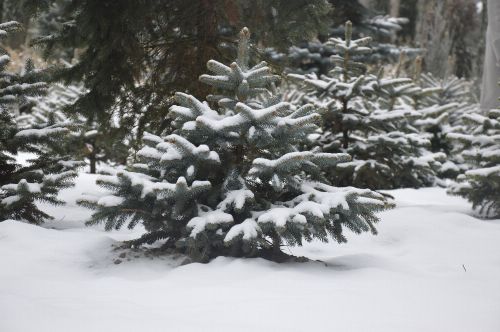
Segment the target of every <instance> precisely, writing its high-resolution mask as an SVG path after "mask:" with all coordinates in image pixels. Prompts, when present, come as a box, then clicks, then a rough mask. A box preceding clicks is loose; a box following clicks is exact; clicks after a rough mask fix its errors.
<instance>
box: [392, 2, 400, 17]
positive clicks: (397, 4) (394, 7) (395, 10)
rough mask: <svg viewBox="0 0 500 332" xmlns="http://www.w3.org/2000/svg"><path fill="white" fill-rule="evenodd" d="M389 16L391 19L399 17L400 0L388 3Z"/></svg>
mask: <svg viewBox="0 0 500 332" xmlns="http://www.w3.org/2000/svg"><path fill="white" fill-rule="evenodd" d="M390 6H391V8H390V15H391V16H392V17H399V15H400V8H401V0H391V2H390Z"/></svg>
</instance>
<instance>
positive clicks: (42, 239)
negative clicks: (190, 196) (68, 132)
mask: <svg viewBox="0 0 500 332" xmlns="http://www.w3.org/2000/svg"><path fill="white" fill-rule="evenodd" d="M97 190H101V189H98V188H96V187H95V185H94V176H92V175H88V174H82V175H80V177H79V178H78V181H77V186H76V187H75V188H72V189H68V190H65V191H63V192H62V193H61V197H63V198H64V199H65V200H66V201H67V202H68V205H66V206H63V207H55V208H52V210H51V211H52V214H53V215H54V216H55V217H56V218H55V220H54V221H52V222H49V223H46V224H45V225H44V226H43V227H37V226H32V225H28V224H24V223H21V222H14V221H6V222H3V223H0V313H1V314H0V331H2V332H31V331H37V332H44V331H51V332H59V331H61V332H62V331H65V332H66V331H72V332H77V331H78V332H79V331H82V332H83V331H85V332H91V331H120V332H124V331H176V332H179V331H217V332H220V331H342V332H345V331H370V332H377V331H384V332H392V331H397V332H403V331H404V332H409V331H419V332H421V331H426V332H431V331H436V332H438V331H439V332H444V331H453V332H460V331H467V332H470V331H481V332H490V331H491V332H497V331H500V220H495V221H483V220H478V219H476V218H474V217H472V216H471V210H470V206H469V204H468V203H467V202H466V201H464V200H462V199H460V198H457V197H450V196H447V195H446V193H445V190H444V189H440V188H427V189H421V190H413V189H404V190H396V191H390V194H392V195H394V197H395V200H396V203H397V208H396V209H394V210H392V211H388V212H384V213H381V214H380V217H381V222H380V223H379V225H378V230H379V235H378V236H372V235H369V234H363V235H360V236H358V235H352V234H350V235H349V236H348V238H349V243H347V244H343V245H338V244H336V243H329V244H324V243H318V242H313V243H308V244H306V245H304V247H300V248H290V249H289V252H290V253H292V254H294V255H298V256H307V257H309V258H312V259H317V260H321V261H322V262H323V263H321V262H309V263H288V264H276V263H272V262H269V261H265V260H262V259H231V258H218V259H215V260H214V261H212V262H211V263H209V264H188V265H182V266H181V262H182V260H183V258H182V257H173V256H154V255H151V253H150V252H148V251H144V250H140V251H124V250H122V249H119V248H118V249H117V246H118V245H119V243H120V241H123V240H128V239H133V238H136V237H138V236H139V235H140V234H141V233H142V230H141V229H140V228H137V229H135V230H132V231H130V230H126V229H125V230H121V231H113V232H105V231H104V230H103V229H102V227H85V226H84V225H83V221H84V220H85V219H86V218H87V217H88V216H89V215H90V212H89V211H87V210H85V209H83V208H81V207H77V206H76V204H75V198H76V196H77V195H78V194H79V193H81V192H89V191H92V192H95V191H97ZM117 260H118V261H117ZM117 263H119V264H117Z"/></svg>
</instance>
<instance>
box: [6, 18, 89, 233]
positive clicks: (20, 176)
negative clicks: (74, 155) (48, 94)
mask: <svg viewBox="0 0 500 332" xmlns="http://www.w3.org/2000/svg"><path fill="white" fill-rule="evenodd" d="M19 28H20V25H19V23H17V22H8V23H3V24H0V36H1V37H2V38H5V36H6V35H7V34H8V32H10V31H13V30H16V29H19ZM0 53H3V55H2V56H0V221H3V220H5V219H18V220H24V221H28V222H30V223H34V224H39V223H41V222H43V221H44V220H45V219H49V218H50V216H49V215H48V214H47V213H45V212H43V211H42V210H40V209H39V208H38V207H37V205H36V202H37V201H44V202H48V203H52V204H63V202H62V201H61V200H60V199H59V198H58V197H57V194H58V191H59V190H60V189H62V188H66V187H68V186H70V185H71V181H70V180H71V178H73V177H74V176H76V173H75V172H74V171H73V169H74V168H75V167H77V166H78V165H79V163H77V162H72V161H71V160H68V159H67V158H66V156H65V154H64V152H63V151H62V149H60V146H61V144H59V141H60V140H61V139H64V135H65V134H66V133H67V129H66V128H64V124H61V123H54V122H52V121H51V120H49V121H46V122H43V123H42V122H40V123H39V124H37V125H30V126H21V125H20V124H19V123H16V122H15V120H14V117H13V113H14V112H16V111H18V110H19V109H22V108H24V107H25V106H26V104H29V100H28V97H29V96H37V95H40V94H43V93H45V91H46V89H47V85H46V84H45V83H44V82H41V81H40V80H39V76H40V75H39V73H37V72H36V71H35V70H33V68H32V66H31V65H30V64H29V63H28V65H27V68H26V70H25V72H24V73H23V74H22V75H20V74H16V73H11V72H7V71H6V67H7V65H8V63H9V60H10V59H9V56H8V55H7V54H6V53H5V50H3V49H0ZM20 152H28V153H30V154H31V155H32V156H33V157H32V158H29V159H28V160H27V161H26V162H25V163H19V162H18V161H17V160H18V159H17V158H18V157H19V156H18V155H17V154H19V153H20Z"/></svg>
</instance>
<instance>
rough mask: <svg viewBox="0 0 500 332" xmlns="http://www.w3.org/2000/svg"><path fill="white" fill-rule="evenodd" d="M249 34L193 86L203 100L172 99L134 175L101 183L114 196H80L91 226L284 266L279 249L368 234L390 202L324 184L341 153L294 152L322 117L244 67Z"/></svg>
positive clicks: (203, 254)
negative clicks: (162, 132) (165, 129)
mask: <svg viewBox="0 0 500 332" xmlns="http://www.w3.org/2000/svg"><path fill="white" fill-rule="evenodd" d="M249 37H250V36H249V31H248V29H246V28H244V29H243V30H242V31H241V33H240V41H239V48H238V57H237V60H236V61H235V62H233V63H232V64H231V65H230V66H226V65H224V64H222V63H220V62H218V61H215V60H210V61H209V62H208V64H207V67H208V69H209V70H210V71H211V72H212V73H213V74H210V75H202V76H201V77H200V81H201V82H203V83H206V84H208V85H210V86H212V87H214V88H215V90H216V93H215V94H214V95H211V96H209V98H208V99H209V100H210V101H211V102H212V103H215V105H216V107H215V108H211V107H210V106H209V104H208V103H206V102H201V101H199V100H198V99H196V98H195V97H194V96H192V95H189V94H186V93H182V92H178V93H176V95H175V100H176V102H177V103H178V105H175V106H173V107H172V108H171V109H170V116H171V118H172V124H173V126H174V128H176V129H175V131H174V133H173V134H171V135H168V136H165V137H160V136H156V135H152V134H147V135H146V136H145V138H144V142H145V144H146V145H145V146H144V147H143V148H142V149H141V150H140V151H139V153H138V155H139V157H140V158H141V159H142V161H141V163H140V164H136V165H134V170H133V171H131V170H127V171H119V172H117V173H116V174H114V175H107V176H103V177H101V178H100V179H99V180H98V183H99V184H100V185H102V186H103V187H105V188H108V189H110V190H111V191H112V195H108V196H104V197H95V198H94V197H85V198H83V199H82V200H81V201H80V202H81V204H83V205H85V206H88V207H91V208H93V209H95V210H96V212H95V213H94V214H93V216H92V219H91V220H90V221H89V224H97V223H101V222H104V223H105V225H106V229H113V228H120V227H122V226H123V225H125V224H127V225H128V227H130V228H132V227H134V226H135V225H136V224H137V223H142V224H143V225H144V226H145V228H146V230H147V233H146V235H145V236H143V237H142V238H141V239H139V240H138V242H136V243H137V244H138V243H144V242H148V243H151V242H154V241H156V240H158V239H165V240H166V243H165V246H166V247H176V248H177V250H179V251H181V252H184V253H186V254H188V255H189V256H191V257H192V258H193V259H195V260H198V261H207V260H209V259H211V258H213V257H215V256H218V255H232V256H264V257H268V258H271V259H275V260H280V259H283V257H284V254H283V252H282V249H281V248H282V246H283V245H300V244H302V243H303V241H310V240H312V239H313V238H317V239H320V240H322V241H327V240H328V239H329V238H333V239H334V240H336V241H338V242H345V241H346V237H345V235H344V229H345V228H347V229H349V230H351V231H353V232H355V233H361V232H365V231H371V232H372V233H375V232H376V231H375V227H374V223H375V222H377V221H378V219H377V217H376V216H375V214H374V213H375V212H377V211H380V210H384V209H386V208H387V207H388V204H387V203H386V202H385V201H384V199H383V197H382V196H381V195H379V194H377V193H374V192H372V191H370V190H362V189H356V188H352V187H348V188H337V187H333V186H331V185H329V184H328V183H327V181H326V180H325V179H324V177H323V173H322V169H324V168H328V167H330V166H333V165H335V164H337V163H338V162H342V161H347V160H349V159H350V157H349V156H348V155H347V154H330V153H313V152H308V151H304V152H301V151H298V149H297V146H298V145H299V144H301V143H302V142H303V141H304V140H305V139H306V136H307V135H308V134H310V133H312V132H313V131H314V130H315V129H316V123H317V122H318V121H320V120H321V116H320V115H319V114H317V113H316V112H315V111H314V107H312V106H311V105H305V106H303V107H300V108H295V107H293V106H292V105H290V104H289V103H286V102H281V101H280V98H279V96H278V95H276V94H275V93H274V92H273V91H274V89H273V85H274V83H275V82H276V81H277V79H278V78H277V77H276V76H274V75H272V74H271V73H270V70H269V68H268V67H267V65H266V63H265V62H261V63H258V64H257V65H255V66H251V65H250V59H249V46H250V45H249Z"/></svg>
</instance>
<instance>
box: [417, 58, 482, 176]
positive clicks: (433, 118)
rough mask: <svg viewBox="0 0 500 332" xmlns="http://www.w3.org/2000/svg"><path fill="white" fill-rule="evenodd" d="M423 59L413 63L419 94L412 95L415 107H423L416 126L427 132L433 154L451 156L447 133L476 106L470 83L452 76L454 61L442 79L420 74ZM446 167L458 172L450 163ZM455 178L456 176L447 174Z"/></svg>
mask: <svg viewBox="0 0 500 332" xmlns="http://www.w3.org/2000/svg"><path fill="white" fill-rule="evenodd" d="M421 66H422V58H421V57H419V58H417V61H416V62H415V67H416V70H415V77H414V80H415V82H416V83H417V84H418V85H419V87H420V88H421V93H419V94H416V95H414V100H415V104H416V107H417V108H418V107H422V108H424V109H423V111H422V112H421V113H422V117H421V119H418V120H417V121H416V122H415V126H416V127H417V128H418V129H419V130H420V131H423V132H427V133H429V138H430V140H431V143H432V146H431V150H432V152H444V153H446V154H447V155H448V156H450V153H451V150H452V148H453V147H452V145H451V143H450V141H449V140H447V139H446V133H448V132H451V131H454V130H456V129H455V128H453V127H454V126H455V125H456V123H457V122H458V120H459V119H460V118H461V116H462V115H463V114H465V113H467V112H469V111H470V110H471V108H475V107H476V105H475V104H476V101H475V100H474V96H473V93H472V83H471V82H468V81H466V80H465V79H463V78H458V77H456V76H454V75H452V74H451V71H452V69H453V62H452V61H451V59H450V60H449V61H448V69H447V70H446V73H445V75H444V77H443V78H436V77H435V76H434V75H432V74H431V73H426V74H421V73H420V72H421ZM448 164H449V166H448V167H447V168H450V170H451V168H453V169H456V170H458V168H457V165H454V163H453V162H452V161H450V163H448ZM448 173H449V174H450V175H452V176H453V175H454V177H456V175H457V174H453V172H451V173H450V172H448Z"/></svg>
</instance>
